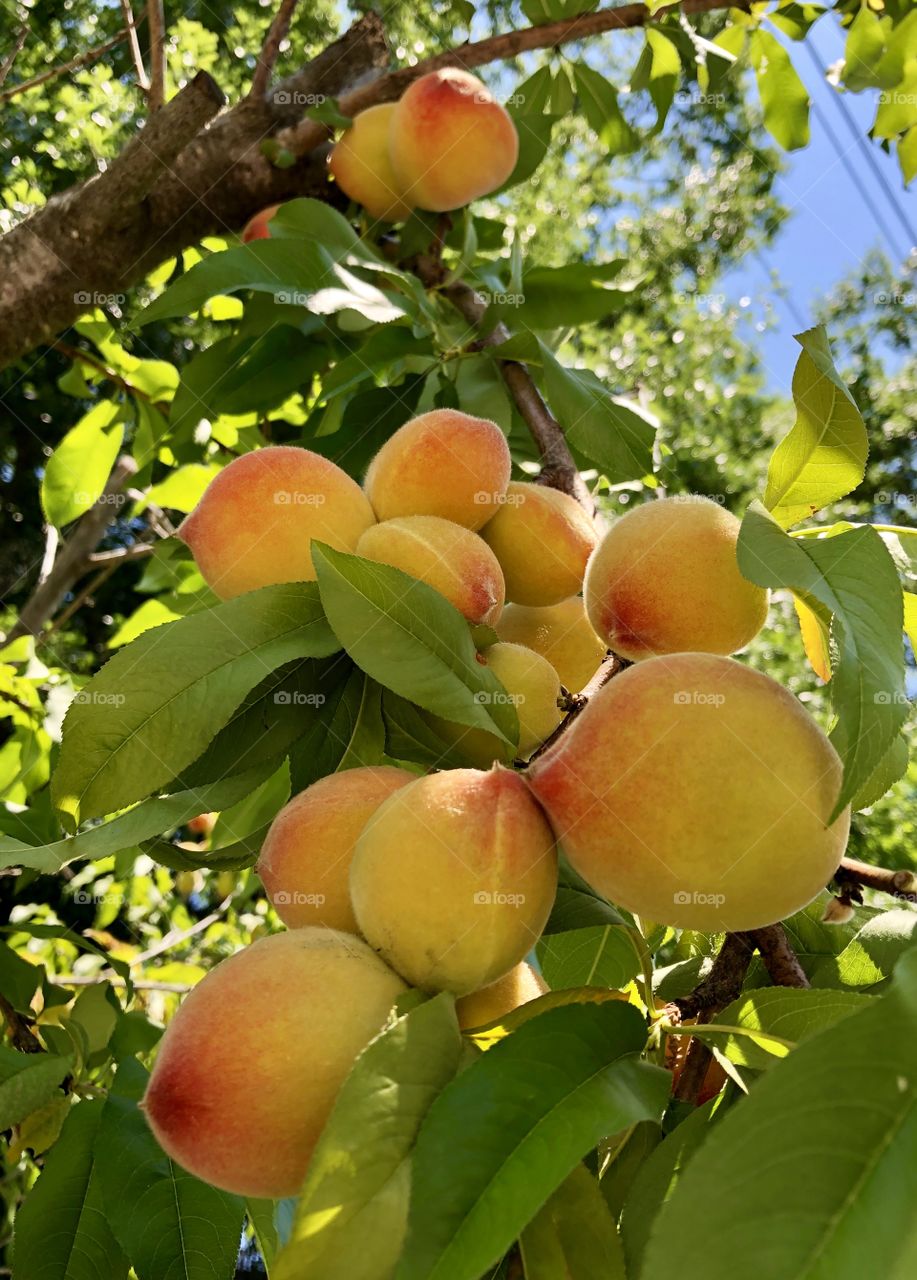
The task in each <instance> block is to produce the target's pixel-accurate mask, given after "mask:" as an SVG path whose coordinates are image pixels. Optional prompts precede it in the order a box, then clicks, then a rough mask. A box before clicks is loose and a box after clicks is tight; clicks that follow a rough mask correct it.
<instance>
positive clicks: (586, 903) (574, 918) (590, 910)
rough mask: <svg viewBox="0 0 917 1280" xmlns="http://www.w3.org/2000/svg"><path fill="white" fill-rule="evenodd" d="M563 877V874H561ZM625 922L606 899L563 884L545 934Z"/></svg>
mask: <svg viewBox="0 0 917 1280" xmlns="http://www.w3.org/2000/svg"><path fill="white" fill-rule="evenodd" d="M561 875H562V876H563V872H561ZM626 923H627V922H626V921H625V920H624V918H623V916H621V915H620V914H619V913H618V912H617V911H616V910H615V908H614V907H613V906H611V904H610V903H608V902H606V901H605V900H604V898H597V897H596V896H595V894H593V893H587V892H586V890H585V889H578V888H573V887H571V886H569V885H565V884H564V883H563V882H561V884H560V886H559V887H558V890H557V896H556V898H555V899H554V906H553V908H552V909H551V915H550V917H549V919H548V923H547V924H546V925H545V927H544V933H547V934H550V933H567V932H569V931H571V930H573V929H588V928H590V927H592V926H594V925H603V926H604V925H608V924H610V925H622V924H626Z"/></svg>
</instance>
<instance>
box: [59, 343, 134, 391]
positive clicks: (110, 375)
mask: <svg viewBox="0 0 917 1280" xmlns="http://www.w3.org/2000/svg"><path fill="white" fill-rule="evenodd" d="M48 345H49V346H50V347H51V349H52V351H59V352H60V354H61V355H62V356H66V357H67V359H68V360H79V361H81V362H82V363H83V364H86V365H89V367H90V368H91V369H96V370H97V371H98V372H99V373H101V374H102V375H103V376H104V377H105V378H107V379H108V381H109V382H113V383H114V384H115V386H116V387H120V388H121V390H122V391H126V392H127V394H128V395H131V396H137V397H138V399H140V400H146V401H147V403H148V404H152V403H153V400H152V397H151V396H150V395H149V394H148V392H146V391H141V390H140V388H139V387H135V386H134V385H133V384H132V383H130V382H128V381H127V379H126V378H123V377H122V376H121V374H120V373H115V371H114V369H110V368H109V367H108V365H107V364H106V363H105V361H104V360H100V359H99V357H98V356H95V355H93V354H92V352H91V351H84V350H83V349H82V347H74V346H71V345H70V343H69V342H61V341H56V342H51V343H49V344H48Z"/></svg>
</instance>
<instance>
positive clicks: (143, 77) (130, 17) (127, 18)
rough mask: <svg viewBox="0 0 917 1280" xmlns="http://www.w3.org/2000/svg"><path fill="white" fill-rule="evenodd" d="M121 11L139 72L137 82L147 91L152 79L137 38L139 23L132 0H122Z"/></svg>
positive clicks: (135, 66) (132, 55) (132, 54)
mask: <svg viewBox="0 0 917 1280" xmlns="http://www.w3.org/2000/svg"><path fill="white" fill-rule="evenodd" d="M121 12H122V13H123V14H124V25H125V27H126V28H127V32H128V40H129V42H130V46H131V57H132V58H133V59H134V68H135V69H136V72H137V84H138V85H139V86H140V88H141V89H142V90H143V91H144V93H146V92H148V90H149V87H150V81H149V77H148V76H147V73H146V67H145V66H144V65H143V54H142V53H141V52H140V41H139V40H138V39H137V24H136V22H135V21H134V11H133V9H132V8H131V0H121Z"/></svg>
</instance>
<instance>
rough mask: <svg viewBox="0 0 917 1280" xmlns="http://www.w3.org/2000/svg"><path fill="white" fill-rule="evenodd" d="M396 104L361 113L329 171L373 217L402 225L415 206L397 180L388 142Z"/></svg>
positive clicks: (338, 146) (339, 145) (336, 150)
mask: <svg viewBox="0 0 917 1280" xmlns="http://www.w3.org/2000/svg"><path fill="white" fill-rule="evenodd" d="M396 109H397V108H396V104H395V103H394V102H383V103H380V105H379V106H376V107H369V108H368V110H366V111H361V112H360V114H359V115H358V116H357V117H356V118H355V119H354V122H353V124H352V125H351V126H350V128H349V129H348V130H347V131H346V133H344V134H343V135H342V137H341V139H340V141H339V142H338V143H337V144H336V145H335V147H334V150H333V151H332V152H331V159H330V161H329V168H330V169H331V172H332V173H333V174H334V179H335V181H336V182H337V184H338V186H339V187H340V188H341V190H342V191H343V192H344V194H345V195H347V196H349V197H350V199H351V200H355V201H356V202H357V204H361V205H362V206H363V208H364V209H365V210H366V212H367V213H368V214H369V215H370V217H371V218H379V219H381V220H382V221H383V222H400V221H401V220H402V219H403V218H406V217H407V216H408V214H409V213H410V212H411V208H412V206H411V205H410V204H408V202H407V201H406V200H405V198H404V189H403V187H402V186H401V184H400V183H399V181H398V179H397V178H396V177H395V171H394V169H393V168H392V162H391V159H390V157H389V148H388V140H389V133H390V130H391V120H392V114H393V113H394V111H395V110H396Z"/></svg>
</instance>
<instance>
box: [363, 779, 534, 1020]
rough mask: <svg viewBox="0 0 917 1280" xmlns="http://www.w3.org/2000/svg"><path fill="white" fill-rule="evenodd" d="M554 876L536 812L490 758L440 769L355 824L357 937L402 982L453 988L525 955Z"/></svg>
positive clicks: (475, 982) (478, 983) (472, 985)
mask: <svg viewBox="0 0 917 1280" xmlns="http://www.w3.org/2000/svg"><path fill="white" fill-rule="evenodd" d="M556 882H557V858H556V854H555V850H554V842H553V838H552V836H551V830H550V827H549V826H548V823H547V821H546V819H545V817H544V814H543V813H542V812H541V810H540V809H539V807H538V805H537V804H536V803H535V801H534V800H533V799H532V797H531V795H530V794H529V793H528V791H527V789H526V786H525V783H524V782H523V781H522V780H521V778H519V776H518V775H517V774H515V773H512V772H511V771H510V770H508V769H503V768H501V767H500V766H499V765H498V766H496V767H495V768H493V769H491V770H490V771H489V772H487V773H483V772H479V771H478V770H477V769H447V770H445V771H444V772H443V773H435V774H432V775H431V776H429V777H426V778H418V780H417V781H416V782H412V783H411V785H410V786H409V787H404V788H403V789H402V790H401V791H396V792H395V794H394V795H393V796H391V798H390V799H388V800H386V801H385V802H384V804H383V805H382V806H381V808H379V809H377V810H376V812H375V813H374V814H373V816H372V817H371V818H370V820H369V822H368V823H367V824H366V826H365V827H364V828H363V832H362V834H361V835H360V838H359V839H358V840H357V847H356V850H355V852H354V857H353V862H352V863H351V866H350V895H351V900H352V902H353V909H354V912H355V914H356V917H357V921H358V923H359V925H360V931H361V932H362V934H363V936H364V937H365V938H366V940H367V942H369V944H370V945H371V946H372V947H373V948H375V950H376V951H378V952H379V954H380V955H381V956H382V958H383V959H384V960H386V961H387V962H388V963H389V964H390V965H391V966H392V967H393V968H394V969H396V970H397V971H398V972H399V973H400V974H401V975H402V976H403V977H404V978H405V979H406V980H407V981H408V982H410V983H412V984H414V985H415V986H419V987H422V988H423V989H424V990H426V991H443V990H445V991H453V992H455V994H456V995H467V994H468V992H470V991H477V990H478V989H479V988H480V987H483V986H487V985H488V984H489V983H491V982H496V980H497V979H498V978H500V977H502V976H503V974H505V973H508V972H509V970H510V969H512V968H513V967H514V966H515V965H517V964H518V963H519V962H520V960H522V959H523V958H524V957H525V954H526V952H527V951H529V949H530V948H531V947H532V946H534V944H535V942H536V941H537V939H538V936H539V935H540V933H541V930H542V929H543V928H544V926H545V922H546V921H547V918H548V914H549V912H550V910H551V904H552V903H553V901H554V893H555V889H556Z"/></svg>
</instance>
